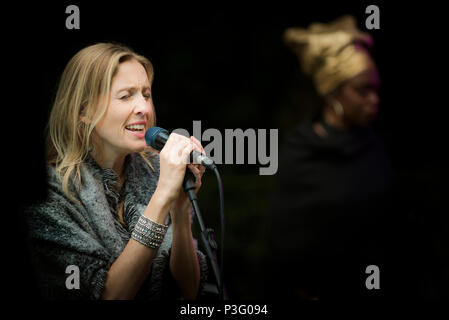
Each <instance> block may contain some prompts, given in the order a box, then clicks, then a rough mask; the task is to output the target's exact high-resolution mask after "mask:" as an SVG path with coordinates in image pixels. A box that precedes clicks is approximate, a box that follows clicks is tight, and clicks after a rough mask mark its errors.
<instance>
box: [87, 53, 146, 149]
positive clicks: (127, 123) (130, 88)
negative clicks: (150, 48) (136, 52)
mask: <svg viewBox="0 0 449 320" xmlns="http://www.w3.org/2000/svg"><path fill="white" fill-rule="evenodd" d="M110 94H111V95H110V102H109V105H108V108H107V111H106V113H105V115H104V116H103V118H102V119H101V120H100V122H99V123H98V124H97V125H96V126H95V130H94V135H95V139H96V140H97V141H98V140H100V143H102V144H103V151H104V152H105V154H106V155H107V156H113V155H114V154H116V155H121V154H128V153H132V152H139V151H142V150H143V149H144V148H145V147H146V142H145V131H146V129H148V127H149V126H150V119H153V112H154V110H153V100H152V97H151V87H150V82H149V80H148V77H147V73H146V71H145V68H144V67H143V66H142V65H141V64H140V63H139V62H138V61H136V60H134V59H132V60H128V61H125V62H122V63H121V64H120V65H119V66H118V70H117V73H116V75H115V76H114V78H113V79H112V84H111V93H110ZM98 138H99V139H98Z"/></svg>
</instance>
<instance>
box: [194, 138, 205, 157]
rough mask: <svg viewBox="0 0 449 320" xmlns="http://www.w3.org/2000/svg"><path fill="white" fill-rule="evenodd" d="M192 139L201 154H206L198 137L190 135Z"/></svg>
mask: <svg viewBox="0 0 449 320" xmlns="http://www.w3.org/2000/svg"><path fill="white" fill-rule="evenodd" d="M190 140H191V141H192V142H193V143H194V145H195V146H196V148H195V150H196V151H198V152H200V153H201V154H204V155H206V152H205V151H204V148H203V146H202V145H201V142H199V141H198V139H197V138H195V137H194V136H191V137H190Z"/></svg>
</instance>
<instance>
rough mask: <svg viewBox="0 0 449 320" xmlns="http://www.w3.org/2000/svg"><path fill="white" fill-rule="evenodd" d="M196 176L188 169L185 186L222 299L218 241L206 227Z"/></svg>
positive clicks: (221, 298)
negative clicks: (217, 255) (217, 254)
mask: <svg viewBox="0 0 449 320" xmlns="http://www.w3.org/2000/svg"><path fill="white" fill-rule="evenodd" d="M195 186H196V185H195V176H194V175H193V173H192V171H190V170H189V169H187V170H186V175H185V177H184V182H183V188H184V191H185V192H186V193H187V196H188V197H189V199H190V202H191V203H192V207H193V211H194V212H195V216H196V217H197V219H198V224H199V225H200V229H201V233H200V235H201V242H202V244H203V246H204V248H205V249H206V254H207V256H208V257H209V259H210V263H211V266H212V270H213V272H214V275H215V279H216V281H217V286H218V292H219V298H220V300H223V284H222V283H221V277H220V271H219V268H218V262H217V257H216V251H215V250H216V249H217V243H216V242H215V240H214V239H213V234H212V233H213V230H212V229H206V228H205V226H204V222H203V219H202V217H201V212H200V207H199V205H198V197H197V196H196V193H195Z"/></svg>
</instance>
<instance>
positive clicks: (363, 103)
mask: <svg viewBox="0 0 449 320" xmlns="http://www.w3.org/2000/svg"><path fill="white" fill-rule="evenodd" d="M379 84H380V82H379V74H378V72H377V69H376V67H375V66H374V64H373V65H372V67H371V68H370V69H368V70H366V71H365V72H362V73H361V74H359V75H357V76H356V77H354V78H352V79H350V80H348V81H347V82H345V84H343V86H342V87H341V88H340V90H339V91H338V93H336V95H335V98H337V99H338V101H339V102H340V103H341V105H342V106H343V110H344V121H345V122H346V123H348V124H349V125H356V126H367V125H369V124H370V123H371V122H372V121H373V120H374V119H375V118H376V116H377V111H378V104H379V96H378V91H379Z"/></svg>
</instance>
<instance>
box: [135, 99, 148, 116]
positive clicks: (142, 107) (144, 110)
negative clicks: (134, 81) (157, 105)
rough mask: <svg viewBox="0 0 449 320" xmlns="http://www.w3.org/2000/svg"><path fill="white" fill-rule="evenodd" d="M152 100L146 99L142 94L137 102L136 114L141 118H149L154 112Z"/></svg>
mask: <svg viewBox="0 0 449 320" xmlns="http://www.w3.org/2000/svg"><path fill="white" fill-rule="evenodd" d="M151 101H152V100H151V99H148V100H147V99H145V97H144V96H143V95H142V94H140V95H139V96H138V97H137V98H136V101H135V106H134V113H135V114H137V115H140V116H144V117H145V116H148V115H149V114H150V112H151V110H152V102H151Z"/></svg>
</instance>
